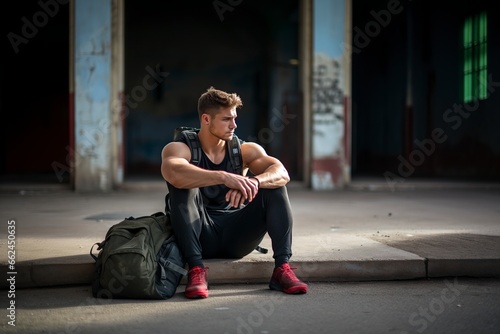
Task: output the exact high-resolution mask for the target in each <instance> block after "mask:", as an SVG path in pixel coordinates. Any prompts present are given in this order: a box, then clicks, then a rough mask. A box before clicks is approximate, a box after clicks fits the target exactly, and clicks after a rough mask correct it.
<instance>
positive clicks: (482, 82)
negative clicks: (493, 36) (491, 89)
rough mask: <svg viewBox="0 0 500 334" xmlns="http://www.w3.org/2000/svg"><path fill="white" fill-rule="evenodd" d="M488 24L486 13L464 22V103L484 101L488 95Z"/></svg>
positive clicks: (471, 17)
mask: <svg viewBox="0 0 500 334" xmlns="http://www.w3.org/2000/svg"><path fill="white" fill-rule="evenodd" d="M487 22H488V21H487V16H486V13H485V12H482V13H479V14H477V15H474V16H470V17H468V18H467V19H466V20H465V22H464V31H463V37H464V66H463V69H464V72H463V75H464V86H463V100H464V102H470V101H472V100H475V99H478V100H484V99H486V97H487V95H488V94H487V93H488V85H487V84H488V74H487V71H488V68H487V67H488V48H487V45H488V44H487V30H488V29H487V26H488V25H487Z"/></svg>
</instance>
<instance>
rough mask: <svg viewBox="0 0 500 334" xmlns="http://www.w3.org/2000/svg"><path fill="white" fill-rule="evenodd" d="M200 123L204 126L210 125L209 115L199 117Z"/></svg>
mask: <svg viewBox="0 0 500 334" xmlns="http://www.w3.org/2000/svg"><path fill="white" fill-rule="evenodd" d="M201 122H202V123H205V124H208V123H210V115H209V114H203V115H201Z"/></svg>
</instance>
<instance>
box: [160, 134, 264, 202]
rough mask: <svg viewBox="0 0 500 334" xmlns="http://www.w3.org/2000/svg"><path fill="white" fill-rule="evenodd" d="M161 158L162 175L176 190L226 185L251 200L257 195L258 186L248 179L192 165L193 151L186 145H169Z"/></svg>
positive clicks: (178, 143) (174, 143) (173, 143)
mask: <svg viewBox="0 0 500 334" xmlns="http://www.w3.org/2000/svg"><path fill="white" fill-rule="evenodd" d="M161 156H162V163H161V174H162V176H163V178H164V179H165V180H166V181H168V182H169V183H170V184H172V185H173V186H174V187H176V188H180V189H191V188H199V187H208V186H213V185H217V184H224V185H226V186H227V187H228V188H231V189H237V190H239V191H240V192H241V193H242V194H244V197H245V198H248V199H249V200H250V199H253V198H254V197H255V195H256V194H257V191H258V189H257V186H256V185H255V184H254V182H252V181H251V180H249V179H248V178H247V177H244V176H242V175H236V174H233V173H228V172H225V171H213V170H206V169H203V168H200V167H198V166H194V165H192V164H190V163H189V160H190V159H191V151H190V150H189V147H188V146H187V145H186V144H184V143H181V142H171V143H169V144H167V145H166V146H165V147H164V148H163V150H162V153H161Z"/></svg>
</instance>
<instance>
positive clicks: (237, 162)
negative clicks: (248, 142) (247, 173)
mask: <svg viewBox="0 0 500 334" xmlns="http://www.w3.org/2000/svg"><path fill="white" fill-rule="evenodd" d="M228 150H229V159H230V160H231V164H232V165H233V170H234V172H235V173H236V174H238V175H242V174H243V157H242V155H241V142H240V139H239V138H238V137H237V136H236V135H233V139H231V140H230V141H229V142H228Z"/></svg>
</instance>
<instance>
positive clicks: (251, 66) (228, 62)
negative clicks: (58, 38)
mask: <svg viewBox="0 0 500 334" xmlns="http://www.w3.org/2000/svg"><path fill="white" fill-rule="evenodd" d="M218 3H221V2H210V1H209V2H207V1H194V2H193V1H189V2H181V1H176V2H158V1H150V0H146V1H140V2H137V1H127V2H126V6H125V12H126V15H125V91H126V94H127V95H128V96H129V101H128V102H127V110H128V113H127V115H128V116H127V118H126V140H125V142H126V178H127V177H133V176H137V175H139V176H141V177H146V176H147V175H152V176H153V177H159V168H160V164H161V159H160V153H161V149H162V148H163V146H164V145H165V144H166V143H168V142H169V141H171V140H172V136H173V131H174V129H175V127H177V126H180V125H184V126H198V116H197V100H198V97H199V96H200V95H201V94H202V93H203V92H204V91H205V90H206V89H207V88H209V87H210V86H213V87H215V88H218V89H222V90H225V91H229V92H235V93H237V94H238V95H240V96H241V98H242V100H243V108H242V109H241V110H239V112H238V119H237V124H238V130H237V134H238V136H239V137H240V138H241V139H243V140H251V141H257V142H259V143H260V144H262V145H263V146H264V147H265V148H266V150H267V151H268V153H269V154H272V155H274V156H276V157H278V158H279V159H281V160H282V161H283V162H284V164H285V166H286V167H287V169H288V170H289V172H290V174H291V176H292V179H294V180H301V179H302V177H303V175H302V170H301V168H300V166H302V164H303V162H302V154H301V153H300V152H301V144H302V141H303V137H302V132H301V130H300V129H302V123H301V121H300V119H301V117H302V107H301V104H302V96H301V93H300V92H299V90H298V86H299V85H298V72H299V71H298V61H297V58H298V29H299V22H298V19H299V7H298V0H295V1H285V0H281V1H274V2H266V1H263V0H260V1H242V2H240V3H239V4H238V5H229V4H226V2H223V3H224V4H226V7H217V4H218ZM155 70H156V71H159V72H161V73H162V75H163V78H162V79H164V80H161V82H159V84H158V85H157V86H156V87H154V89H151V90H148V91H147V93H146V94H145V95H144V96H142V95H140V94H138V92H139V89H138V88H135V87H138V86H140V85H142V81H143V78H144V76H145V75H147V74H148V73H150V72H151V71H155ZM134 89H135V90H136V92H134ZM134 93H135V94H134ZM284 114H286V115H290V114H292V115H293V116H295V117H289V118H285V121H286V124H278V123H277V122H280V121H281V122H282V121H283V119H284V117H283V115H284Z"/></svg>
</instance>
